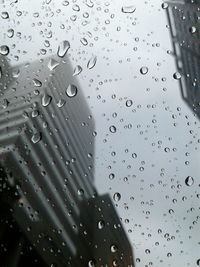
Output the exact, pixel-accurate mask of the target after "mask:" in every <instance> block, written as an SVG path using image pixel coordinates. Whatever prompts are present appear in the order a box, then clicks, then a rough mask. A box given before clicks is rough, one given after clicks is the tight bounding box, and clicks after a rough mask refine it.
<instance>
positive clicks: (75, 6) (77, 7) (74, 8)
mask: <svg viewBox="0 0 200 267" xmlns="http://www.w3.org/2000/svg"><path fill="white" fill-rule="evenodd" d="M72 9H73V10H74V11H77V12H78V11H80V7H79V5H76V4H75V5H73V7H72Z"/></svg>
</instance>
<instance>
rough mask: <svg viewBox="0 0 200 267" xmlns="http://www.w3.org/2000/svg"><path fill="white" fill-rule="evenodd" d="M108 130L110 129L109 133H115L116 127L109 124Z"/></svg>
mask: <svg viewBox="0 0 200 267" xmlns="http://www.w3.org/2000/svg"><path fill="white" fill-rule="evenodd" d="M109 130H110V132H111V133H116V131H117V129H116V127H115V126H114V125H111V126H110V127H109Z"/></svg>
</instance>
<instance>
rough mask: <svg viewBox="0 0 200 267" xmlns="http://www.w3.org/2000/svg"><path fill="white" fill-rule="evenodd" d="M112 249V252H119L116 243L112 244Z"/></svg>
mask: <svg viewBox="0 0 200 267" xmlns="http://www.w3.org/2000/svg"><path fill="white" fill-rule="evenodd" d="M110 251H111V252H112V253H115V252H117V246H116V245H111V247H110Z"/></svg>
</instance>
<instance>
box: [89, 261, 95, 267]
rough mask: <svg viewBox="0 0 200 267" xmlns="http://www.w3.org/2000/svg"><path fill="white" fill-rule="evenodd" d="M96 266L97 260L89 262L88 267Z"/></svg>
mask: <svg viewBox="0 0 200 267" xmlns="http://www.w3.org/2000/svg"><path fill="white" fill-rule="evenodd" d="M95 264H96V262H95V260H90V261H89V262H88V267H95Z"/></svg>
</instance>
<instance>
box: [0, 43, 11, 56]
mask: <svg viewBox="0 0 200 267" xmlns="http://www.w3.org/2000/svg"><path fill="white" fill-rule="evenodd" d="M9 52H10V49H9V47H8V46H7V45H2V46H0V54H1V55H2V56H7V55H8V54H9Z"/></svg>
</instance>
